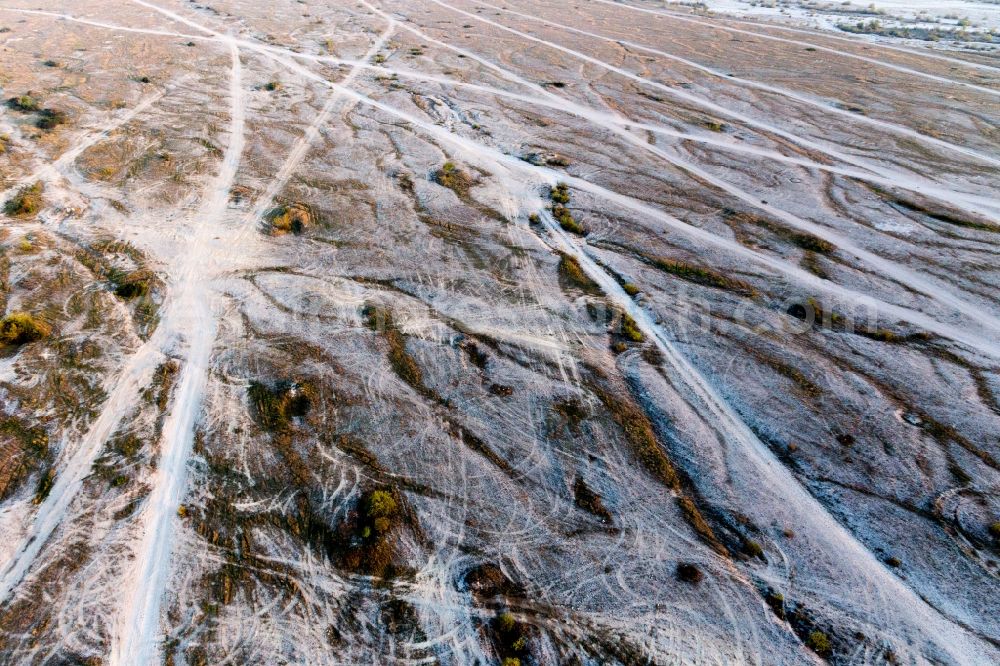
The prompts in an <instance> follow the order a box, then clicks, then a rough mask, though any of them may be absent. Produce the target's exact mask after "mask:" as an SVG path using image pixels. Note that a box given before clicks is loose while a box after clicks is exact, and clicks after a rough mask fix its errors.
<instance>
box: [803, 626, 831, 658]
mask: <svg viewBox="0 0 1000 666" xmlns="http://www.w3.org/2000/svg"><path fill="white" fill-rule="evenodd" d="M806 645H807V646H809V649H811V650H812V651H813V652H815V653H816V654H818V655H827V654H830V648H831V645H830V638H829V636H827V635H826V634H825V633H823V632H822V631H820V630H818V629H817V630H815V631H811V632H809V636H808V637H807V638H806Z"/></svg>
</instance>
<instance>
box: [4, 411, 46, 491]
mask: <svg viewBox="0 0 1000 666" xmlns="http://www.w3.org/2000/svg"><path fill="white" fill-rule="evenodd" d="M50 460H51V452H50V451H49V436H48V433H47V432H46V431H45V429H44V428H42V427H40V426H32V425H28V423H27V422H26V421H24V420H22V419H19V418H16V417H13V416H7V417H0V500H5V499H7V498H8V497H10V496H11V495H12V494H13V493H15V492H16V491H17V490H18V488H20V487H21V484H22V483H24V481H25V480H26V479H27V478H28V477H29V476H31V475H32V474H34V473H35V472H37V471H39V470H41V469H43V468H44V467H45V466H46V465H47V464H48V463H49V462H50ZM44 476H45V474H43V477H44ZM40 487H41V480H40ZM46 492H47V491H46Z"/></svg>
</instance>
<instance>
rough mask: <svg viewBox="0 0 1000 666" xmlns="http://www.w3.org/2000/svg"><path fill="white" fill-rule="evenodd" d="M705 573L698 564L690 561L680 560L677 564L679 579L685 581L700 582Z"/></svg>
mask: <svg viewBox="0 0 1000 666" xmlns="http://www.w3.org/2000/svg"><path fill="white" fill-rule="evenodd" d="M704 577H705V576H704V574H703V573H702V572H701V569H699V568H698V567H697V566H696V565H694V564H692V563H690V562H679V563H678V564H677V579H678V580H682V581H684V582H685V583H699V582H701V580H702V578H704Z"/></svg>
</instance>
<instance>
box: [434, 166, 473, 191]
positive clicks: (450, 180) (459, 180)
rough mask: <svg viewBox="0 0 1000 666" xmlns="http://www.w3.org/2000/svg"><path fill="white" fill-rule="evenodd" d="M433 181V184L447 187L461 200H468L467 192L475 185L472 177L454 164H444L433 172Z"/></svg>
mask: <svg viewBox="0 0 1000 666" xmlns="http://www.w3.org/2000/svg"><path fill="white" fill-rule="evenodd" d="M433 179H434V182H435V183H437V184H438V185H441V186H442V187H447V188H448V189H449V190H451V191H453V192H454V193H455V194H457V195H458V196H459V198H461V199H465V198H468V196H469V190H470V189H471V188H472V186H473V185H474V184H475V180H474V179H473V178H472V176H471V175H469V173H467V172H466V171H463V170H462V169H459V168H458V167H457V166H455V163H454V162H445V163H444V164H443V165H442V166H441V168H440V169H438V170H437V171H435V172H434V175H433Z"/></svg>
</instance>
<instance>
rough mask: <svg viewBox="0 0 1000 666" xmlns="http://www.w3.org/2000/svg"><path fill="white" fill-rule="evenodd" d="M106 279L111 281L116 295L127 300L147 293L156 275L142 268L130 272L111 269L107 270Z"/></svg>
mask: <svg viewBox="0 0 1000 666" xmlns="http://www.w3.org/2000/svg"><path fill="white" fill-rule="evenodd" d="M108 280H109V281H110V282H111V285H112V287H113V289H114V292H115V295H116V296H118V297H119V298H124V299H126V300H129V299H132V298H138V297H140V296H145V295H147V294H148V293H149V292H150V288H151V286H152V284H153V283H154V282H155V280H156V275H155V274H154V273H153V272H152V271H149V270H144V269H140V270H137V271H132V272H131V273H125V272H124V271H117V270H113V269H112V270H111V271H109V274H108Z"/></svg>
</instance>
